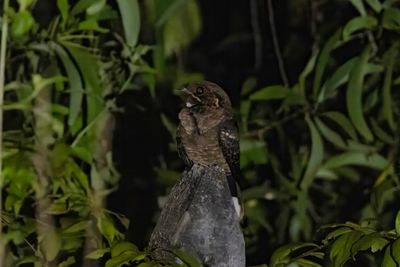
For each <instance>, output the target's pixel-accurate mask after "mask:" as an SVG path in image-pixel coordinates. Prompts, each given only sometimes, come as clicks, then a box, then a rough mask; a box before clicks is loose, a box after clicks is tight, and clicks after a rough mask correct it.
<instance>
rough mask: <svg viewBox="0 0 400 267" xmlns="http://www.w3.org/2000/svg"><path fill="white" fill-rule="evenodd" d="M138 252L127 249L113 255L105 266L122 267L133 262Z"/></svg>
mask: <svg viewBox="0 0 400 267" xmlns="http://www.w3.org/2000/svg"><path fill="white" fill-rule="evenodd" d="M135 255H136V253H134V252H131V251H127V252H124V253H122V254H121V255H118V256H115V257H112V258H111V259H109V260H108V261H107V262H106V265H105V267H121V266H126V265H129V264H130V263H132V262H133V261H134V259H135Z"/></svg>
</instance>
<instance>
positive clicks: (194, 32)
mask: <svg viewBox="0 0 400 267" xmlns="http://www.w3.org/2000/svg"><path fill="white" fill-rule="evenodd" d="M174 3H177V7H176V8H174V9H172V7H171V8H169V9H168V10H167V11H166V12H168V11H170V12H171V14H170V15H169V18H168V20H166V22H165V25H164V29H163V38H164V53H165V55H166V56H167V57H168V56H171V55H173V54H175V53H177V52H178V51H180V50H182V49H183V48H185V47H187V46H188V45H189V44H190V43H191V42H192V41H193V40H194V39H195V38H196V37H197V36H198V35H199V34H200V32H201V28H202V20H201V14H200V8H199V5H198V2H197V1H196V0H183V1H182V0H177V1H174Z"/></svg>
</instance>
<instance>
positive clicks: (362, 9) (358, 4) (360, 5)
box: [350, 0, 366, 16]
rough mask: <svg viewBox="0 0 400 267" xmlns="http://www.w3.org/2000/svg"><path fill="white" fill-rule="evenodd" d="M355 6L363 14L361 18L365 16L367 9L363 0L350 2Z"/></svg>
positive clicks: (351, 0)
mask: <svg viewBox="0 0 400 267" xmlns="http://www.w3.org/2000/svg"><path fill="white" fill-rule="evenodd" d="M350 2H351V3H352V4H353V6H354V7H355V8H356V9H357V11H358V12H359V13H360V14H361V16H365V15H366V12H365V7H364V4H363V2H362V0H350Z"/></svg>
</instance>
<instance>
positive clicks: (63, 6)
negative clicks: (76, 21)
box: [57, 0, 69, 22]
mask: <svg viewBox="0 0 400 267" xmlns="http://www.w3.org/2000/svg"><path fill="white" fill-rule="evenodd" d="M57 7H58V10H60V14H61V18H62V20H63V21H64V22H65V21H67V19H68V10H69V3H68V0H57Z"/></svg>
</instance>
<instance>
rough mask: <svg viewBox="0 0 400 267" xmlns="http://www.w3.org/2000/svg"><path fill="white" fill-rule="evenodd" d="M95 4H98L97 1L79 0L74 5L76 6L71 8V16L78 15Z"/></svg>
mask: <svg viewBox="0 0 400 267" xmlns="http://www.w3.org/2000/svg"><path fill="white" fill-rule="evenodd" d="M96 2H98V0H80V1H78V2H77V3H76V5H75V6H74V7H73V8H72V10H71V15H72V16H75V15H77V14H78V13H81V12H82V11H85V10H86V9H87V8H89V7H90V6H91V5H93V4H95V3H96Z"/></svg>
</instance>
